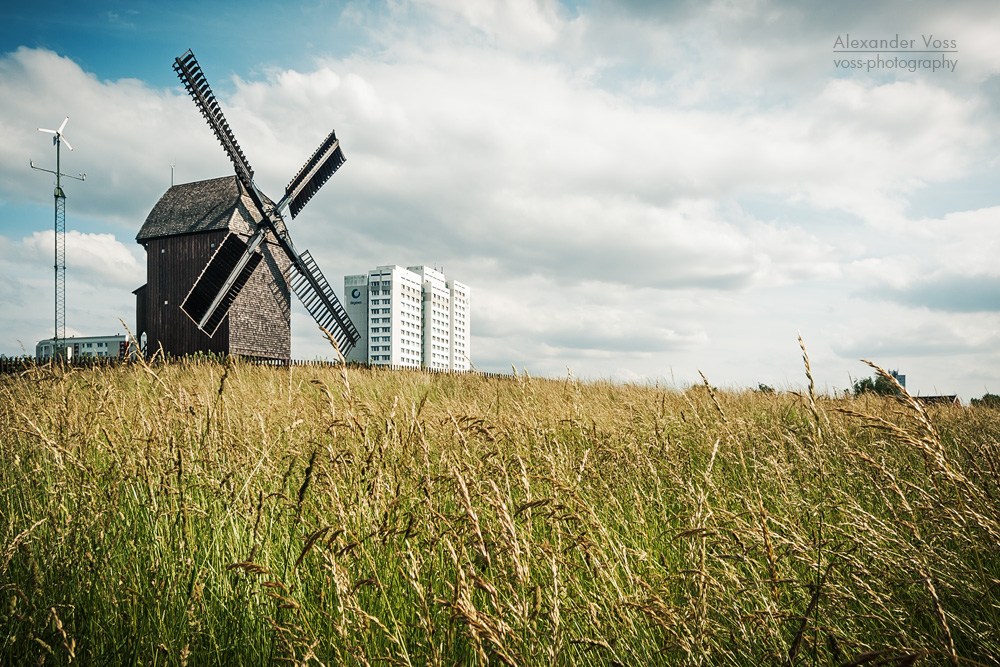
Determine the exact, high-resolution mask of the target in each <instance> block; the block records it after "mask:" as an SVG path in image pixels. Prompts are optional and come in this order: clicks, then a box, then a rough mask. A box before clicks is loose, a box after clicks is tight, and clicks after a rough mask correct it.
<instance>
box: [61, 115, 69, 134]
mask: <svg viewBox="0 0 1000 667" xmlns="http://www.w3.org/2000/svg"><path fill="white" fill-rule="evenodd" d="M68 122H69V116H66V120H64V121H63V122H62V125H60V126H59V134H62V131H63V128H65V127H66V123H68Z"/></svg>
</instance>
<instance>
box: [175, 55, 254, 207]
mask: <svg viewBox="0 0 1000 667" xmlns="http://www.w3.org/2000/svg"><path fill="white" fill-rule="evenodd" d="M174 71H175V72H176V73H177V76H178V78H180V80H181V82H182V83H183V84H184V88H185V89H187V91H188V94H189V95H191V98H192V99H193V100H194V102H195V104H197V105H198V109H200V110H201V115H202V116H204V117H205V120H206V121H208V125H209V127H211V128H212V131H213V132H215V136H216V137H217V138H218V139H219V143H221V144H222V147H223V148H224V149H225V151H226V153H227V154H228V155H229V159H230V160H232V163H233V167H235V168H236V177H237V178H239V179H240V182H241V183H242V184H243V186H244V187H245V188H246V189H247V192H248V193H249V195H250V197H251V198H252V199H253V200H254V203H255V204H257V206H258V208H260V209H261V210H263V208H264V206H263V202H261V200H260V196H259V193H258V192H257V187H256V186H255V185H254V183H253V168H252V167H251V166H250V163H249V162H248V161H247V158H246V156H245V155H244V154H243V150H242V149H241V148H240V145H239V144H238V143H236V137H235V136H233V131H232V130H231V129H230V128H229V123H228V122H227V121H226V117H225V116H224V115H222V109H221V108H220V107H219V102H218V100H216V99H215V94H214V93H213V92H212V88H211V86H209V85H208V80H207V79H206V78H205V74H204V72H202V71H201V65H199V64H198V61H197V60H196V59H195V57H194V54H193V53H192V52H191V51H190V50H189V51H188V52H187V53H185V54H184V55H183V56H181V57H180V58H175V59H174Z"/></svg>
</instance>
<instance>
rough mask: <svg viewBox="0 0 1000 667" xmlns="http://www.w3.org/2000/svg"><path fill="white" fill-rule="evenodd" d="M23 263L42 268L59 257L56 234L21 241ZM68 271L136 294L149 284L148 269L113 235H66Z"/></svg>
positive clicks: (46, 233)
mask: <svg viewBox="0 0 1000 667" xmlns="http://www.w3.org/2000/svg"><path fill="white" fill-rule="evenodd" d="M21 246H22V249H21V252H20V253H18V256H19V261H20V262H23V263H32V264H40V263H42V262H45V261H51V260H52V259H53V258H54V254H55V232H54V231H53V230H46V231H43V232H33V233H32V234H31V236H29V237H26V238H24V239H22V240H21ZM66 270H67V272H68V273H69V272H71V273H74V274H76V275H77V276H79V278H77V279H81V278H82V279H83V280H86V281H88V282H100V283H102V284H104V285H106V286H108V287H111V288H124V289H128V290H133V289H135V288H136V287H138V286H139V285H141V284H142V283H143V282H145V281H146V267H145V266H144V265H140V264H139V262H138V260H137V259H136V255H135V254H134V253H133V252H132V251H131V250H130V249H128V248H126V247H125V246H124V245H123V244H122V243H121V242H119V241H118V240H117V239H116V238H115V237H114V235H112V234H85V233H81V232H78V231H76V230H69V231H67V232H66Z"/></svg>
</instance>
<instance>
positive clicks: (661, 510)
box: [0, 361, 1000, 666]
mask: <svg viewBox="0 0 1000 667" xmlns="http://www.w3.org/2000/svg"><path fill="white" fill-rule="evenodd" d="M810 382H811V380H810ZM998 494H1000V413H998V412H997V411H995V410H991V409H988V408H975V409H971V408H970V409H943V408H937V409H934V410H931V411H929V412H924V411H923V410H922V409H921V408H919V406H917V405H916V404H915V403H913V402H912V401H908V400H906V399H905V397H904V398H903V399H901V400H893V399H882V398H876V397H865V398H858V399H839V400H833V399H831V398H825V397H818V396H812V395H811V394H810V393H806V394H804V395H802V396H799V395H795V394H789V393H778V394H768V393H760V392H751V391H746V392H736V391H718V390H713V389H712V388H711V387H709V386H708V385H707V384H706V385H704V386H696V387H691V388H687V389H685V390H680V389H668V388H660V387H656V386H632V385H616V384H612V383H607V382H579V381H575V380H573V379H572V378H568V379H565V380H545V379H535V378H529V377H527V376H524V375H522V376H520V377H516V378H512V379H507V380H503V379H484V378H481V377H478V376H476V375H432V374H424V373H417V372H404V371H400V372H373V371H371V370H366V369H350V368H349V369H340V368H326V369H324V368H291V369H288V368H283V369H281V368H268V367H259V366H252V365H247V364H242V363H239V362H232V361H230V362H228V363H220V362H187V363H175V364H170V365H154V366H148V367H145V366H142V365H131V366H120V367H117V368H110V369H109V368H93V369H86V370H73V369H59V368H55V369H53V368H49V367H37V368H34V369H31V370H29V371H27V372H26V373H24V374H22V375H19V376H7V377H0V664H3V665H22V664H32V665H33V664H41V663H44V664H67V663H70V662H74V663H81V664H94V663H96V664H142V665H167V664H180V665H204V664H241V665H255V664H271V663H277V662H288V663H295V664H299V663H307V664H325V665H340V664H349V665H372V666H375V665H453V664H460V665H466V664H470V665H471V664H478V665H486V664H491V665H501V664H504V665H549V664H557V665H592V664H593V665H646V664H665V665H758V664H775V665H862V664H864V665H910V664H921V665H924V664H926V665H934V664H943V665H978V664H983V665H998V664H1000V657H998V656H1000V496H998Z"/></svg>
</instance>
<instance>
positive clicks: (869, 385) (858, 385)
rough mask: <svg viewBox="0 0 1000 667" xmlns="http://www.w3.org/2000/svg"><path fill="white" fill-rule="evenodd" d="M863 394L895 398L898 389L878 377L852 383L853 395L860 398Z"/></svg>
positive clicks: (886, 379)
mask: <svg viewBox="0 0 1000 667" xmlns="http://www.w3.org/2000/svg"><path fill="white" fill-rule="evenodd" d="M864 393H870V394H878V395H879V396H895V395H896V394H898V393H899V389H897V388H896V385H895V384H894V383H893V381H892V380H890V379H889V378H886V377H882V376H881V375H879V376H877V377H875V378H861V379H860V380H855V381H854V395H855V396H860V395H861V394H864Z"/></svg>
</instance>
